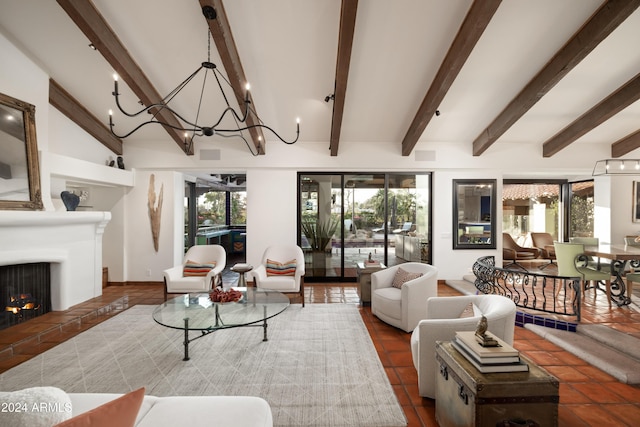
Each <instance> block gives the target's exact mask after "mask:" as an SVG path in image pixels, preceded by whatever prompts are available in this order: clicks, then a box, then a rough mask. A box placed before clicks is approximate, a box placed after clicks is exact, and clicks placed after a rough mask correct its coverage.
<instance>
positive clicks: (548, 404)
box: [436, 342, 559, 427]
mask: <svg viewBox="0 0 640 427" xmlns="http://www.w3.org/2000/svg"><path fill="white" fill-rule="evenodd" d="M520 357H521V358H522V359H523V360H524V361H526V362H527V363H528V364H529V372H508V373H495V374H494V373H491V374H482V373H480V372H479V371H478V370H477V369H476V368H475V367H474V366H473V365H472V364H471V363H470V362H469V361H467V359H466V358H465V357H464V356H463V355H462V354H460V353H459V352H458V351H457V350H456V349H455V348H454V347H453V345H452V344H451V343H450V342H438V343H437V344H436V360H437V363H438V368H439V372H437V373H436V420H437V421H438V423H439V425H440V427H454V426H455V427H461V426H470V427H473V426H486V427H497V426H499V427H502V426H509V427H511V426H527V427H529V426H531V427H533V426H536V427H538V426H540V427H549V426H557V425H558V388H559V383H558V380H557V378H555V377H554V376H552V375H550V374H549V373H548V372H546V371H545V370H543V369H541V368H540V367H539V366H537V365H536V364H535V363H533V362H532V361H531V360H529V359H527V358H525V357H523V356H522V355H521V356H520Z"/></svg>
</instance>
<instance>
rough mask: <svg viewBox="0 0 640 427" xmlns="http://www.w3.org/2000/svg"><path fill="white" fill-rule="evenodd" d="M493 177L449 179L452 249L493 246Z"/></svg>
mask: <svg viewBox="0 0 640 427" xmlns="http://www.w3.org/2000/svg"><path fill="white" fill-rule="evenodd" d="M495 213H496V180H495V179H487V180H472V179H454V180H453V249H495V248H496V215H495Z"/></svg>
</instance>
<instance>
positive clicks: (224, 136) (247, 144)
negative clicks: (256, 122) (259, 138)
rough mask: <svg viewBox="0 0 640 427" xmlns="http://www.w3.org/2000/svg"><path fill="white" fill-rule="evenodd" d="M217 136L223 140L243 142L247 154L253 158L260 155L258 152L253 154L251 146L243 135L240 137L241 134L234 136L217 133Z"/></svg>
mask: <svg viewBox="0 0 640 427" xmlns="http://www.w3.org/2000/svg"><path fill="white" fill-rule="evenodd" d="M218 136H221V137H223V138H240V139H241V140H243V141H244V143H245V145H246V146H247V148H248V149H249V152H250V153H251V155H252V156H253V157H258V156H259V155H260V153H258V152H255V153H254V152H253V148H252V145H251V144H249V141H247V138H245V137H244V135H242V134H241V133H239V134H236V135H224V134H222V133H219V134H218Z"/></svg>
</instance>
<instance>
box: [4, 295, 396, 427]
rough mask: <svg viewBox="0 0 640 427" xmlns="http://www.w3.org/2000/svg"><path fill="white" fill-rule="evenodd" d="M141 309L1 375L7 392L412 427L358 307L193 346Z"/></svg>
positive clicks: (319, 310)
mask: <svg viewBox="0 0 640 427" xmlns="http://www.w3.org/2000/svg"><path fill="white" fill-rule="evenodd" d="M154 308H155V307H154V306H134V307H132V308H130V309H128V310H126V311H125V312H123V313H121V314H118V315H117V316H115V317H114V318H112V319H109V320H107V321H105V322H103V323H101V324H99V325H97V326H95V327H93V328H91V329H89V330H88V331H85V332H83V333H81V334H80V335H78V336H76V337H75V338H72V339H71V340H69V341H66V342H64V343H62V344H60V345H58V346H56V347H54V348H52V349H51V350H48V351H47V352H45V353H42V354H41V355H39V356H37V357H35V358H33V359H31V360H29V361H27V362H25V363H23V364H21V365H19V366H16V367H15V368H13V369H11V370H9V371H7V372H5V373H3V374H1V375H0V390H5V391H13V390H19V389H22V388H25V387H33V386H56V387H60V388H62V389H63V390H65V391H67V392H76V393H78V392H80V393H82V392H115V393H124V392H128V391H131V390H135V389H137V388H138V387H141V386H144V387H146V393H147V394H149V395H156V396H171V395H250V396H260V397H262V398H264V399H266V400H267V401H268V402H269V404H270V405H271V409H272V411H273V417H274V425H277V426H324V427H326V426H404V425H406V419H405V416H404V413H403V411H402V408H401V407H400V405H399V404H398V401H397V399H396V396H395V394H394V392H393V389H392V387H391V385H390V383H389V380H388V378H387V376H386V374H385V371H384V369H383V367H382V364H381V363H380V360H379V359H378V355H377V353H376V351H375V348H374V346H373V343H372V341H371V338H370V336H369V334H368V332H367V330H366V327H365V325H364V323H363V321H362V318H361V317H360V313H359V312H358V308H357V307H356V306H353V305H342V304H309V305H307V306H306V307H304V308H302V306H301V305H297V304H296V305H291V306H290V307H288V308H287V309H286V310H285V311H284V312H283V313H282V314H280V315H278V316H276V317H274V318H272V319H270V320H269V327H268V334H269V341H267V342H263V341H262V328H258V327H251V328H236V329H229V330H224V331H217V332H215V333H213V334H211V335H208V336H206V337H203V338H200V339H198V340H196V341H194V342H192V343H191V344H190V346H189V355H190V356H191V360H189V361H186V362H184V361H182V357H183V346H182V340H183V333H182V332H180V331H178V330H173V329H169V328H165V327H163V326H160V325H158V324H156V323H155V322H154V321H153V319H152V318H151V313H152V311H153V309H154Z"/></svg>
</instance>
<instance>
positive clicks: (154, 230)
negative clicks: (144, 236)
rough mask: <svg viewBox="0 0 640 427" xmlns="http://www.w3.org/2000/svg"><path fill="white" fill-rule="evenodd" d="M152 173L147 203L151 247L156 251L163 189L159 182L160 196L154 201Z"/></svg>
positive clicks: (154, 178) (153, 176)
mask: <svg viewBox="0 0 640 427" xmlns="http://www.w3.org/2000/svg"><path fill="white" fill-rule="evenodd" d="M155 180H156V177H155V175H154V174H151V176H150V177H149V195H148V199H149V201H148V203H147V206H148V207H149V219H150V220H151V236H152V237H153V248H154V249H155V250H156V252H158V245H159V243H160V217H161V215H162V193H163V191H164V185H163V184H160V196H159V197H158V200H157V203H156V190H155Z"/></svg>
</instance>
